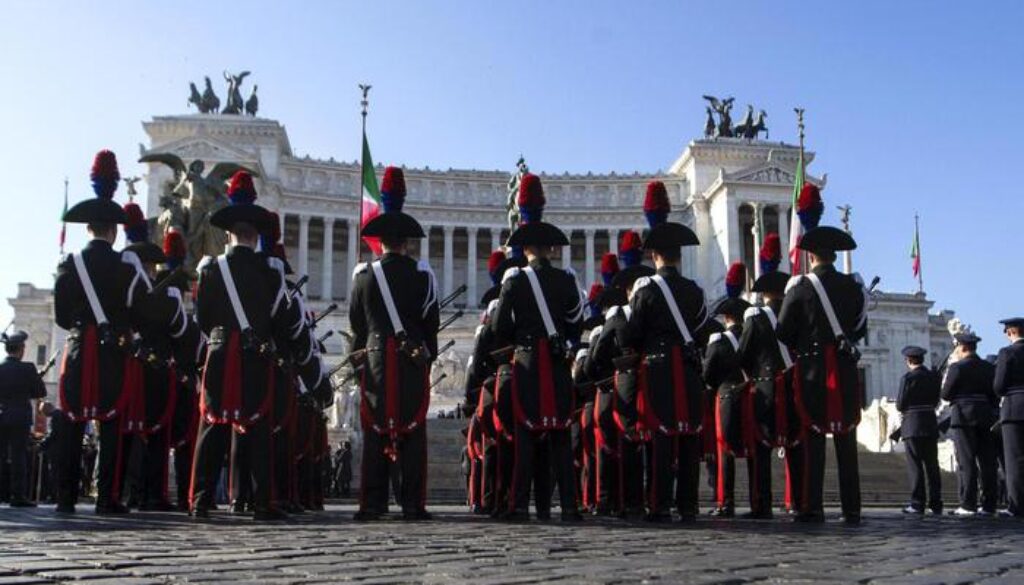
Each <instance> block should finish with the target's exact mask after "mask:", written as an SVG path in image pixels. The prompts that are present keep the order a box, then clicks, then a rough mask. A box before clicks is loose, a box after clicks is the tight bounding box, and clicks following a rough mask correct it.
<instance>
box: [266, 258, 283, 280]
mask: <svg viewBox="0 0 1024 585" xmlns="http://www.w3.org/2000/svg"><path fill="white" fill-rule="evenodd" d="M267 266H269V267H271V268H273V269H274V270H276V271H278V272H280V273H281V274H282V275H284V262H282V261H281V259H280V258H277V257H275V256H267Z"/></svg>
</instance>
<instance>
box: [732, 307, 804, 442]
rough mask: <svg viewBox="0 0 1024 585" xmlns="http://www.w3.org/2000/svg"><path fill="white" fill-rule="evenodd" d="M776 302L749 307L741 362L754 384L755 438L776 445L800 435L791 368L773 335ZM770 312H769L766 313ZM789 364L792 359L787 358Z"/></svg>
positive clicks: (745, 316) (741, 341)
mask: <svg viewBox="0 0 1024 585" xmlns="http://www.w3.org/2000/svg"><path fill="white" fill-rule="evenodd" d="M780 306H781V303H777V306H774V307H771V306H764V307H751V308H749V309H747V311H746V313H745V314H744V320H743V335H742V336H740V350H739V353H740V364H741V365H742V366H743V370H744V371H745V372H746V373H747V376H749V377H750V380H751V381H752V382H753V384H754V395H753V418H754V420H755V421H756V425H757V427H756V429H755V430H756V431H757V439H758V440H760V441H762V442H764V443H767V444H770V445H773V446H777V447H784V446H786V445H792V444H794V442H795V441H797V440H798V437H799V435H800V420H799V416H798V415H797V413H796V407H795V405H794V404H793V385H792V381H793V371H792V369H787V368H786V362H785V361H784V360H783V357H782V356H783V354H782V352H783V351H786V352H787V355H788V352H789V348H788V347H784V346H783V347H780V344H779V339H778V337H776V335H775V324H776V323H778V318H777V317H776V316H777V315H778V313H777V311H778V309H779V307H780ZM769 312H770V313H769ZM790 364H792V362H790Z"/></svg>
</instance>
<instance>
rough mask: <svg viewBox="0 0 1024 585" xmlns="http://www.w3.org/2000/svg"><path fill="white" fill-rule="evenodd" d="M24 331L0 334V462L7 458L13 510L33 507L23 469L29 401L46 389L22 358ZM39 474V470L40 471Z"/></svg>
mask: <svg viewBox="0 0 1024 585" xmlns="http://www.w3.org/2000/svg"><path fill="white" fill-rule="evenodd" d="M27 339H28V334H27V333H25V332H24V331H15V332H14V333H11V334H7V333H4V334H2V335H0V343H3V346H4V351H5V353H6V354H7V358H6V359H4V361H3V362H0V461H2V460H5V459H9V460H10V462H11V472H10V476H9V477H10V499H9V500H8V501H9V502H10V505H11V507H12V508H33V507H35V503H34V502H31V501H29V499H28V469H27V468H26V463H27V457H26V454H25V453H26V450H27V449H28V438H29V432H30V430H31V428H32V422H33V420H34V419H33V416H32V414H33V412H34V410H33V408H32V401H33V400H38V399H40V398H45V397H46V386H45V385H44V384H43V380H42V379H41V378H40V377H39V373H38V372H37V371H36V369H35V367H33V366H32V364H31V363H28V362H23V361H21V360H22V359H23V358H24V357H25V340H27ZM40 473H42V470H40Z"/></svg>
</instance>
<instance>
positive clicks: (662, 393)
mask: <svg viewBox="0 0 1024 585" xmlns="http://www.w3.org/2000/svg"><path fill="white" fill-rule="evenodd" d="M669 211H670V204H669V200H668V193H667V191H666V189H665V185H664V184H663V183H662V182H661V181H653V182H651V183H650V184H649V185H648V186H647V194H646V196H645V200H644V213H645V215H646V216H647V221H648V223H649V224H650V225H651V230H650V231H649V232H648V233H647V237H646V238H645V239H644V249H645V250H648V251H649V252H650V253H651V255H652V256H653V258H654V265H655V267H656V270H657V272H656V274H655V275H654V276H649V277H642V278H640V279H638V280H637V281H636V282H635V283H634V284H633V289H632V298H631V300H630V302H629V306H630V309H631V316H630V317H629V323H628V325H627V326H626V328H625V331H624V333H625V335H624V338H623V339H622V340H621V344H622V346H623V347H624V348H628V349H629V350H632V355H633V356H635V357H636V358H637V359H638V364H637V367H638V372H637V378H638V380H637V388H638V397H637V402H636V404H637V416H638V424H639V425H640V427H641V429H642V432H643V433H644V434H646V435H647V436H648V437H649V441H648V442H647V445H646V447H647V457H646V459H647V467H648V469H647V472H648V473H647V484H648V489H647V492H648V499H647V513H648V516H647V518H648V520H650V521H652V522H665V521H670V520H671V519H672V516H671V512H670V510H671V508H672V504H673V500H674V504H675V508H676V510H677V511H678V512H679V514H680V516H681V518H682V520H683V521H692V520H694V519H695V518H696V516H697V508H698V502H697V487H698V485H699V482H700V455H701V444H700V438H699V437H700V431H701V423H702V420H703V406H704V405H703V399H704V396H703V391H702V389H703V380H701V364H700V360H701V356H700V350H699V346H700V338H701V336H705V337H706V334H705V333H704V331H703V329H704V324H705V322H706V321H707V319H708V311H707V306H706V304H705V300H704V291H703V290H701V288H700V287H699V286H698V285H697V283H695V282H693V281H692V280H689V279H687V278H685V277H683V276H682V275H681V274H679V260H680V257H681V255H682V253H681V250H680V248H681V247H682V246H696V245H699V243H700V242H699V241H698V239H697V236H696V234H694V233H693V232H692V231H691V230H690V229H689V228H687V227H686V226H684V225H682V224H679V223H674V222H670V221H668V213H669ZM673 482H675V486H676V491H675V498H673V497H672V484H673Z"/></svg>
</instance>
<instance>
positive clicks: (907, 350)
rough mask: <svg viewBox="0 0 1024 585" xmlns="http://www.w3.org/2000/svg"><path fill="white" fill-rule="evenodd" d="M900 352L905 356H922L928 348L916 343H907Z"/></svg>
mask: <svg viewBox="0 0 1024 585" xmlns="http://www.w3.org/2000/svg"><path fill="white" fill-rule="evenodd" d="M900 353H902V354H903V357H905V358H923V357H924V356H925V354H926V353H928V350H926V349H925V348H923V347H918V346H916V345H908V346H907V347H904V348H903V351H902V352H900Z"/></svg>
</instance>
